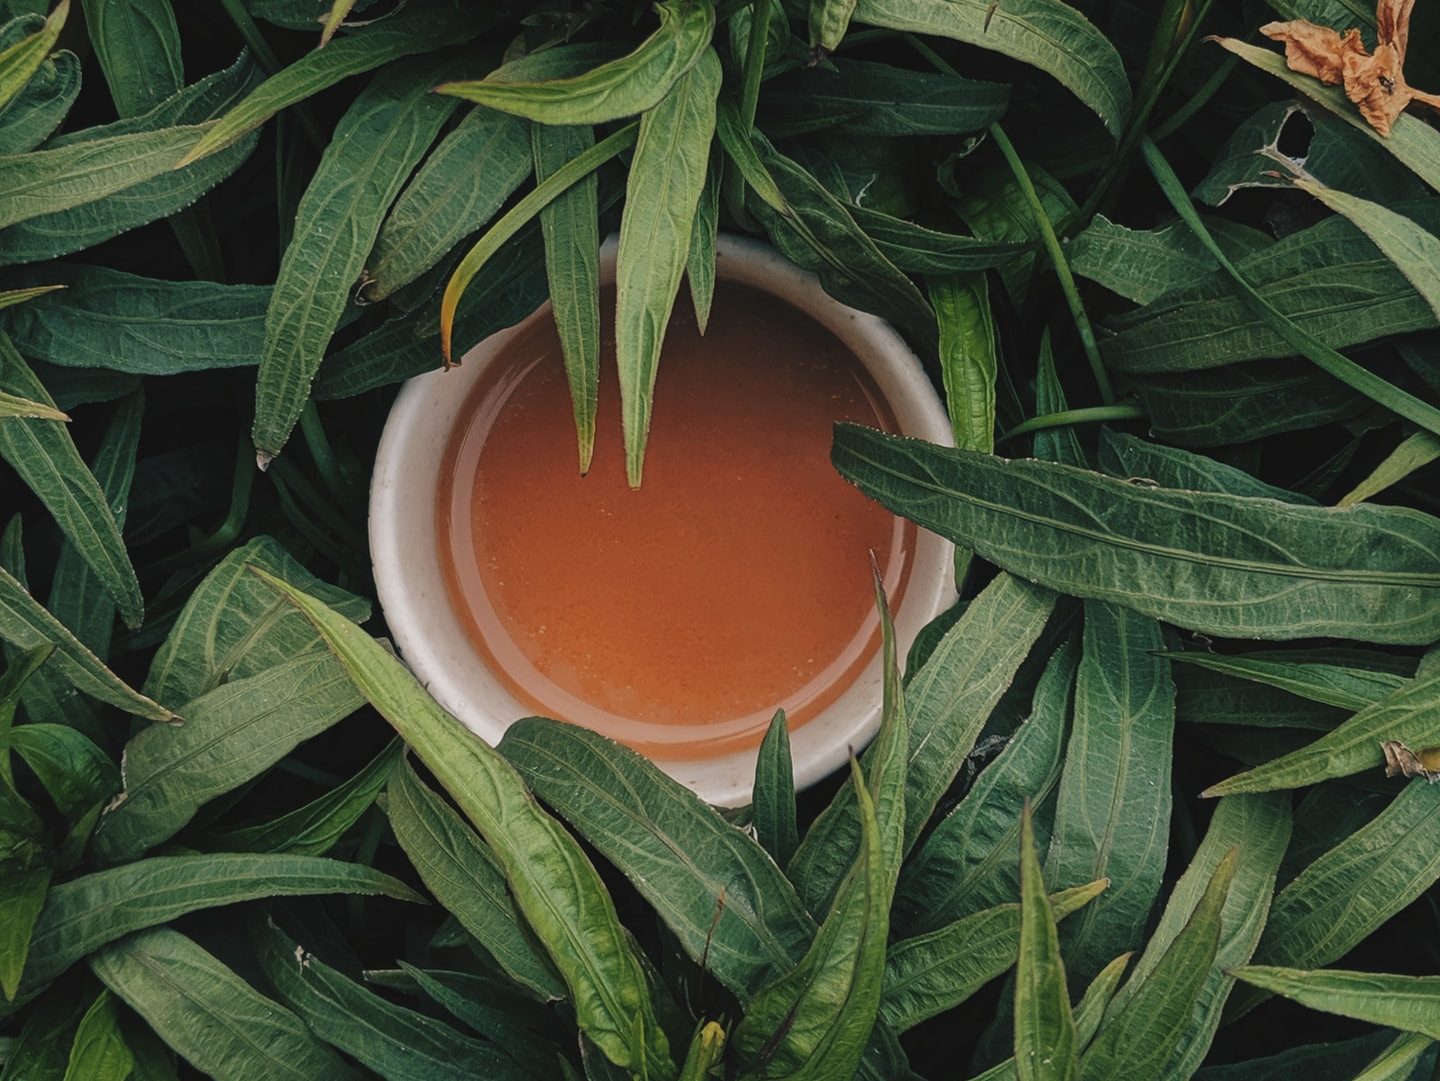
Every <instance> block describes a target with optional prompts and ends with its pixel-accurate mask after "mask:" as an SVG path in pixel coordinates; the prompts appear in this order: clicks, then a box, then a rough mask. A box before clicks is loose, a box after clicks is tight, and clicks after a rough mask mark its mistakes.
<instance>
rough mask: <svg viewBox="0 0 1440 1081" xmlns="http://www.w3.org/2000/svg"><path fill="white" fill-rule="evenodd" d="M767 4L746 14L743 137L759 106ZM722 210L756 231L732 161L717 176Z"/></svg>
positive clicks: (766, 42) (766, 38)
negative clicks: (748, 19)
mask: <svg viewBox="0 0 1440 1081" xmlns="http://www.w3.org/2000/svg"><path fill="white" fill-rule="evenodd" d="M771 13H772V9H771V6H770V0H763V2H761V3H759V4H756V5H755V7H754V8H752V9H751V12H750V39H749V41H748V42H747V43H746V47H745V63H744V65H743V67H742V70H741V73H740V121H741V127H742V130H743V131H744V133H745V137H746V138H747V139H748V138H749V137H750V133H751V131H753V130H754V128H755V110H756V108H757V106H758V105H759V102H760V83H761V81H762V80H763V79H764V77H765V53H766V50H767V49H768V48H769V39H770V16H771ZM721 190H722V192H723V193H724V196H725V206H726V208H727V209H729V211H730V216H731V217H732V218H734V219H735V223H736V224H737V225H739V226H740V227H741V228H743V229H755V228H757V226H756V224H755V221H754V219H753V218H751V217H750V212H749V211H748V210H746V209H745V178H744V177H743V176H741V175H740V170H739V168H738V167H737V166H736V165H735V163H734V162H733V161H727V162H726V164H725V171H724V173H723V174H722V176H721Z"/></svg>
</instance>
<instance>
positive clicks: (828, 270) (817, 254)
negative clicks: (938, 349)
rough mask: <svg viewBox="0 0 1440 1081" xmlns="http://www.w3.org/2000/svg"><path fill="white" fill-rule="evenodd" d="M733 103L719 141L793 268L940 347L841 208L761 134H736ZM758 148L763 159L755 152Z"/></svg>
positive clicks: (913, 292)
mask: <svg viewBox="0 0 1440 1081" xmlns="http://www.w3.org/2000/svg"><path fill="white" fill-rule="evenodd" d="M733 113H734V110H733V108H731V107H730V106H729V105H728V103H723V102H722V104H721V108H720V110H719V117H720V121H721V122H720V124H719V127H718V130H719V132H720V137H721V142H722V144H723V145H724V147H725V152H726V153H727V154H729V155H730V157H731V159H732V160H734V161H735V162H736V164H737V165H738V166H740V168H741V172H742V174H743V175H744V176H745V181H746V183H747V184H749V185H750V187H751V188H752V189H753V190H754V192H755V194H756V195H757V196H758V197H759V199H760V200H762V202H760V203H758V204H757V205H756V206H754V207H753V209H754V211H755V213H756V214H757V215H758V216H759V217H760V219H761V222H762V223H763V224H764V226H765V229H766V231H767V232H768V233H769V234H770V239H771V240H773V241H774V242H775V245H776V247H778V248H779V249H780V251H781V253H782V254H783V255H784V256H785V257H786V258H787V259H789V260H790V261H791V262H793V263H796V264H797V265H799V266H801V267H802V268H804V269H806V270H810V271H813V272H814V273H816V274H817V275H818V276H819V278H820V282H821V284H822V285H823V286H824V287H825V291H826V292H827V293H829V294H830V295H831V296H833V297H835V298H836V299H837V300H841V301H843V302H845V303H846V304H851V305H854V306H855V307H858V308H861V309H863V310H865V311H873V312H875V313H876V314H877V315H880V316H882V317H884V318H886V319H889V320H890V321H891V322H892V323H894V324H895V325H896V326H897V327H899V328H900V329H901V330H903V331H905V332H906V333H907V334H909V335H910V336H911V337H912V338H914V339H915V340H916V341H918V342H921V343H922V344H923V345H924V346H925V347H926V348H932V347H934V343H935V342H936V341H937V333H938V332H937V329H936V323H935V313H934V312H933V311H931V310H930V305H929V304H927V303H926V302H925V298H924V297H923V296H921V295H920V291H919V290H918V289H916V288H915V283H914V282H912V281H911V280H910V279H909V278H908V277H907V276H906V275H905V274H904V273H902V272H901V270H900V268H899V267H898V266H896V265H895V264H894V263H892V262H891V261H890V259H889V258H887V257H886V255H885V253H884V252H882V251H881V249H880V247H879V246H878V245H877V244H876V242H875V241H874V240H872V239H871V238H870V237H869V236H868V235H867V234H866V233H865V231H864V230H863V229H862V228H861V227H860V225H859V224H858V223H857V221H856V217H855V216H854V215H852V214H851V213H850V210H849V208H848V207H847V206H846V204H845V203H843V202H841V201H840V200H839V199H837V198H836V197H835V196H834V195H832V194H831V193H830V192H829V191H827V190H826V189H825V187H824V186H823V185H822V184H821V183H820V182H819V181H818V180H816V179H815V177H814V176H812V175H811V174H810V173H809V172H808V171H807V170H805V169H804V168H802V167H801V166H800V165H799V164H798V163H797V162H795V161H793V160H791V159H790V158H788V157H786V156H785V155H783V154H781V153H780V152H779V151H778V150H776V149H775V148H774V147H773V146H771V145H770V144H769V142H768V141H766V140H765V139H764V138H763V136H760V135H759V134H758V133H756V134H755V136H754V142H751V141H750V138H749V137H747V136H746V135H745V134H744V133H743V132H741V131H739V130H737V126H738V117H734V116H733ZM757 148H758V152H757Z"/></svg>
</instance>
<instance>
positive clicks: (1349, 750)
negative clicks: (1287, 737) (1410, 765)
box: [1201, 504, 1440, 796]
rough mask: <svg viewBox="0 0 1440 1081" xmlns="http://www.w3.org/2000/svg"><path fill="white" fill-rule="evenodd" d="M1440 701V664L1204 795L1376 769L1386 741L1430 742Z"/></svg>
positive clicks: (1290, 784) (1298, 784)
mask: <svg viewBox="0 0 1440 1081" xmlns="http://www.w3.org/2000/svg"><path fill="white" fill-rule="evenodd" d="M1362 505H1363V504H1362ZM1356 509H1358V508H1356ZM1437 704H1440V668H1437V669H1433V670H1431V671H1428V672H1427V671H1424V670H1423V669H1422V670H1421V671H1420V672H1419V673H1417V674H1416V676H1415V678H1414V679H1410V680H1407V681H1405V682H1404V683H1403V684H1402V685H1401V686H1400V687H1398V688H1397V689H1396V690H1394V691H1392V692H1391V693H1389V694H1388V695H1386V696H1385V697H1383V698H1381V699H1380V700H1379V701H1377V702H1375V703H1374V704H1373V705H1370V706H1367V707H1365V708H1364V709H1362V710H1361V711H1360V712H1359V713H1357V714H1355V716H1353V717H1351V718H1350V719H1349V720H1348V721H1346V722H1345V723H1344V724H1342V725H1340V727H1338V728H1336V729H1335V730H1334V731H1333V732H1327V733H1326V734H1325V735H1323V736H1321V737H1320V738H1319V739H1317V740H1315V741H1314V742H1313V743H1310V744H1308V745H1307V746H1305V747H1302V748H1300V749H1299V750H1297V751H1293V752H1291V753H1290V754H1287V755H1283V756H1282V757H1280V758H1276V759H1274V760H1272V761H1269V762H1266V763H1265V764H1264V765H1260V766H1256V767H1255V768H1254V769H1251V770H1247V771H1246V772H1244V773H1237V774H1236V775H1235V776H1234V777H1230V778H1227V779H1226V780H1224V781H1221V782H1220V783H1219V784H1214V785H1211V786H1210V787H1209V788H1208V789H1206V790H1205V791H1204V792H1203V793H1201V795H1205V796H1229V795H1233V794H1234V793H1236V792H1272V791H1274V790H1276V789H1281V788H1300V787H1302V786H1304V785H1308V784H1314V783H1315V782H1317V781H1323V780H1329V779H1332V778H1336V777H1348V776H1350V775H1351V774H1355V773H1361V772H1363V771H1365V770H1367V769H1374V768H1376V767H1378V766H1380V765H1382V764H1384V761H1385V756H1384V754H1383V753H1382V752H1381V750H1380V744H1381V743H1382V742H1383V741H1385V740H1398V741H1400V742H1401V743H1405V744H1408V745H1410V746H1412V747H1425V746H1428V745H1429V743H1430V742H1431V740H1432V739H1433V737H1434V735H1435V710H1436V708H1437Z"/></svg>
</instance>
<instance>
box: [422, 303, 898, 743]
mask: <svg viewBox="0 0 1440 1081" xmlns="http://www.w3.org/2000/svg"><path fill="white" fill-rule="evenodd" d="M613 297H614V292H613V290H607V291H606V295H605V296H604V298H603V307H602V310H605V311H613ZM614 356H615V343H614V337H613V333H612V332H611V329H610V328H609V327H608V326H607V327H606V328H605V330H604V333H603V342H602V353H601V372H602V381H601V390H600V418H599V422H598V429H599V434H598V438H597V440H596V447H595V457H594V461H593V464H592V467H591V470H590V473H589V475H588V476H585V477H581V476H580V475H579V473H578V472H577V468H576V447H575V429H574V421H573V418H572V412H571V404H570V395H569V390H568V387H567V384H566V380H565V371H564V362H563V359H562V354H561V351H560V342H559V339H558V337H557V336H556V332H555V326H554V323H553V321H552V320H551V318H550V316H549V312H548V311H542V312H541V313H539V314H537V316H536V317H534V318H532V319H531V320H530V321H529V322H528V323H527V324H526V325H525V326H524V327H522V328H521V330H520V332H519V334H518V335H517V337H516V338H515V339H514V341H512V342H511V343H510V344H509V345H508V346H507V347H506V350H505V352H504V353H503V355H501V356H499V357H497V358H495V360H494V362H493V363H492V365H491V367H490V368H489V369H488V370H487V371H486V372H485V374H484V376H483V377H482V378H481V379H480V381H479V383H478V385H477V386H476V387H475V389H474V391H473V392H472V395H471V398H470V400H469V402H467V404H466V408H465V410H464V411H463V413H462V419H461V422H460V423H459V425H457V427H456V430H455V432H454V434H453V435H452V436H451V439H450V444H449V447H448V450H447V452H446V456H445V461H444V463H443V474H442V480H441V493H440V503H439V525H440V530H439V536H440V538H441V553H440V554H441V564H442V567H443V568H444V571H445V576H446V580H447V583H448V587H449V591H450V599H451V603H452V604H453V606H454V608H455V611H456V613H457V614H458V615H459V617H460V620H461V623H462V625H464V627H465V628H466V631H467V633H468V634H469V637H470V639H471V642H472V644H473V646H474V648H475V650H476V652H477V653H478V654H479V655H480V657H481V658H483V659H484V661H485V663H486V664H487V666H488V667H490V668H491V669H492V670H493V671H495V672H496V673H498V674H499V675H500V676H501V677H502V679H503V680H504V681H505V682H506V684H508V686H509V688H510V690H511V691H512V692H513V693H514V694H515V696H516V697H517V698H518V699H519V700H520V701H521V702H523V703H525V704H526V706H527V707H528V708H530V709H531V710H533V711H534V712H536V713H538V714H543V715H545V716H550V717H557V718H560V719H562V720H566V721H570V722H573V723H576V724H581V725H585V726H586V727H589V728H593V729H595V730H597V731H600V732H603V733H605V734H606V735H609V736H611V737H613V738H615V739H618V740H620V741H622V742H624V743H627V744H629V745H630V746H631V747H634V748H636V749H637V750H641V751H644V752H646V753H649V754H653V755H656V756H658V757H664V758H692V759H693V758H701V757H706V756H709V755H715V754H721V753H725V752H729V751H732V750H736V749H738V748H742V747H745V746H751V745H754V744H756V743H758V742H759V740H760V739H761V738H762V737H763V735H764V732H765V728H766V726H767V724H768V723H769V721H770V717H771V715H772V714H773V713H774V711H775V709H776V708H778V707H784V709H785V710H786V713H787V716H788V718H789V723H790V726H791V727H792V728H794V727H795V726H796V725H799V724H803V723H804V722H805V721H806V720H808V719H809V718H810V717H813V716H814V715H815V714H816V713H818V712H819V711H821V710H822V709H824V708H825V707H826V706H827V705H829V704H830V703H831V702H833V701H834V700H835V699H836V698H837V697H838V696H839V695H840V694H841V693H843V692H844V690H845V689H846V688H847V687H848V686H849V685H850V684H851V683H852V682H853V680H854V679H855V677H856V676H857V675H858V674H859V672H860V670H861V669H862V668H863V667H864V666H865V664H866V662H867V661H869V659H870V658H871V657H872V656H873V655H874V653H875V651H876V649H877V648H878V644H879V624H878V619H877V616H876V614H875V610H874V600H873V593H872V590H871V585H870V573H869V555H868V553H869V552H870V551H873V552H874V553H875V557H876V559H877V561H878V562H879V565H880V567H881V568H882V576H883V579H884V582H885V585H886V589H887V591H888V592H889V594H890V597H891V601H892V603H895V602H897V601H898V599H899V596H900V593H901V591H902V590H903V588H904V584H905V580H906V577H907V576H908V573H909V561H910V552H911V549H912V548H913V540H914V536H913V534H914V529H913V527H912V526H910V525H909V524H907V523H905V522H904V521H903V520H901V519H899V518H896V517H895V516H893V515H891V514H890V513H889V512H888V511H886V510H884V509H883V508H882V507H880V506H878V505H877V504H874V503H872V502H870V501H869V500H867V499H866V498H865V497H864V496H862V495H861V494H860V493H859V492H858V491H856V490H855V489H854V488H852V487H851V486H850V485H848V484H847V483H846V482H845V481H844V480H842V479H841V478H840V476H839V475H838V474H837V473H836V472H835V471H834V469H832V468H831V466H830V457H829V454H830V438H831V427H832V425H833V424H834V422H836V421H838V420H851V421H857V422H859V423H862V424H868V425H871V426H873V427H880V428H885V429H887V430H894V427H895V425H894V421H893V418H892V417H891V416H890V413H889V410H888V407H887V406H886V404H885V403H884V401H883V399H882V398H881V397H880V394H879V391H878V390H877V388H876V387H875V386H874V384H873V382H872V381H871V379H870V377H869V374H868V373H867V372H866V371H865V370H864V368H863V367H862V366H861V365H860V363H859V362H858V361H857V360H856V359H855V357H854V355H853V354H851V353H850V352H849V350H847V349H846V347H845V346H844V345H842V344H841V343H840V341H839V340H838V339H836V338H835V337H834V336H833V335H832V334H830V332H829V331H827V330H825V329H824V328H823V327H821V326H820V325H819V324H818V323H815V322H814V321H813V320H811V319H810V318H809V317H808V316H806V315H804V314H802V313H800V312H798V311H796V310H795V309H793V308H791V307H790V306H789V305H787V304H784V303H783V302H781V301H778V300H776V299H774V298H773V297H770V296H768V295H767V294H764V293H760V292H757V291H755V290H752V289H749V288H747V287H744V286H739V285H734V284H726V283H724V282H722V283H720V286H719V288H718V290H717V293H716V297H715V303H714V307H713V311H712V315H711V319H710V326H709V329H708V332H707V334H706V335H705V336H704V337H703V338H702V337H701V336H700V334H699V332H698V330H697V328H696V324H695V317H694V314H693V313H692V311H691V307H690V304H689V303H688V297H687V296H686V295H684V294H682V295H681V297H680V300H679V302H678V303H677V304H676V306H675V315H674V317H673V318H672V320H671V322H670V326H669V330H668V332H667V335H666V338H665V346H664V353H663V356H662V359H661V364H660V374H659V379H658V382H657V385H656V391H655V409H654V420H653V424H652V428H651V432H650V441H649V446H648V450H647V452H646V457H645V483H644V486H643V487H642V488H641V489H640V490H638V491H632V490H631V489H630V488H629V487H628V486H627V485H626V482H625V456H624V449H623V446H622V442H621V431H620V410H619V401H618V399H619V392H618V389H617V388H616V385H615V382H614V379H615V377H614V371H615V361H614Z"/></svg>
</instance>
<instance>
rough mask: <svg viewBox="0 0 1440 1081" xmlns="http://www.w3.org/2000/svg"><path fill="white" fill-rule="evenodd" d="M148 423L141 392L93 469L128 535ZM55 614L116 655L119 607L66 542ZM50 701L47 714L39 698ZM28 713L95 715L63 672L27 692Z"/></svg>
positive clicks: (123, 405)
mask: <svg viewBox="0 0 1440 1081" xmlns="http://www.w3.org/2000/svg"><path fill="white" fill-rule="evenodd" d="M144 419H145V395H144V392H143V391H137V392H135V393H133V394H129V395H126V396H125V397H124V398H122V399H121V400H120V402H119V404H118V405H116V407H115V410H114V412H113V414H112V415H111V417H110V422H109V423H108V424H107V425H106V427H105V431H104V434H103V435H102V436H101V440H100V449H99V450H97V451H96V452H95V456H94V458H93V459H92V461H91V464H90V472H91V473H92V474H93V475H94V477H95V480H96V483H98V484H99V485H100V490H101V491H102V492H104V493H105V498H106V500H107V501H108V502H109V504H110V510H111V512H112V513H113V514H114V515H115V522H116V524H117V525H118V526H120V528H121V529H122V530H123V529H124V528H125V519H126V517H127V514H128V510H129V505H130V486H131V483H132V481H133V480H134V477H135V464H136V454H137V452H138V450H139V445H140V428H141V425H142V423H143V422H144ZM49 608H50V613H51V614H52V615H53V616H54V617H55V618H56V619H58V620H59V621H60V622H61V623H63V624H65V626H67V627H69V628H70V629H71V630H72V631H73V632H74V634H75V637H76V638H78V639H80V641H81V642H83V643H85V645H86V646H88V647H89V648H90V649H91V650H93V651H94V652H95V655H96V656H98V657H101V658H102V659H108V658H109V656H110V637H111V634H112V633H113V631H114V628H115V604H114V602H113V601H112V600H111V599H110V597H109V596H108V595H107V594H106V591H105V587H104V583H102V582H101V581H100V579H99V578H97V577H96V575H95V573H94V572H93V571H92V570H91V569H90V568H89V566H88V565H87V564H86V562H85V557H84V555H83V553H81V552H80V551H79V549H77V548H76V547H75V545H73V544H71V543H70V542H69V541H66V542H65V543H63V544H62V545H61V546H60V554H59V556H57V557H56V560H55V574H54V576H53V577H52V579H51V582H50V603H49ZM40 692H43V697H45V698H46V700H47V701H46V703H45V709H41V708H39V707H40V703H39V701H38V698H39V697H41V696H42V695H41V693H40ZM25 709H26V712H27V713H29V715H30V719H31V720H32V721H42V720H49V721H58V722H60V723H69V724H72V725H75V726H77V727H81V726H82V721H81V720H80V718H79V717H78V716H77V714H79V713H82V712H86V713H88V712H90V711H89V709H88V704H87V703H82V702H80V701H79V700H77V698H76V696H75V692H74V690H73V689H72V688H71V687H70V685H69V683H68V682H66V681H65V680H63V678H61V676H60V673H59V671H58V669H51V670H46V671H44V672H42V673H41V674H40V677H39V679H38V680H37V681H36V683H35V684H32V685H31V686H30V687H29V688H28V689H27V693H26V705H25Z"/></svg>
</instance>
